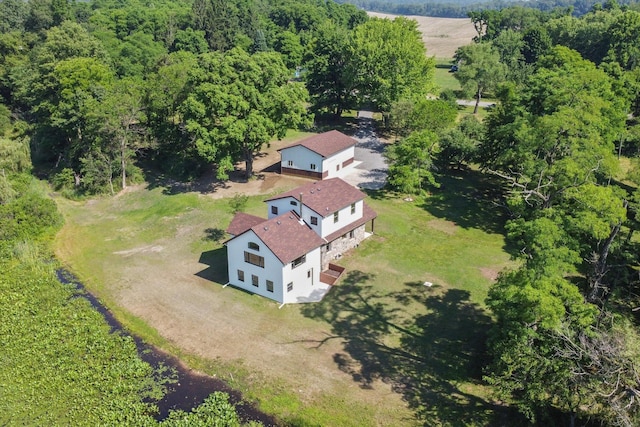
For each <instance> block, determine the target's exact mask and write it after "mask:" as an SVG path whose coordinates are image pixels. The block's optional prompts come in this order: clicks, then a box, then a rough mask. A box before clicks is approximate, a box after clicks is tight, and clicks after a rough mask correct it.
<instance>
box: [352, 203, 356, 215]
mask: <svg viewBox="0 0 640 427" xmlns="http://www.w3.org/2000/svg"><path fill="white" fill-rule="evenodd" d="M354 213H356V204H355V203H351V215H353V214H354Z"/></svg>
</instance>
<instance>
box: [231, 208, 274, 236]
mask: <svg viewBox="0 0 640 427" xmlns="http://www.w3.org/2000/svg"><path fill="white" fill-rule="evenodd" d="M264 221H265V219H264V218H260V217H259V216H255V215H249V214H246V213H244V212H238V213H237V214H236V215H235V216H234V217H233V219H232V220H231V223H230V224H229V227H227V230H226V231H227V233H229V234H231V235H233V236H237V235H239V234H242V233H244V232H245V231H247V230H248V229H250V228H251V227H253V226H254V225H258V224H260V223H261V222H264Z"/></svg>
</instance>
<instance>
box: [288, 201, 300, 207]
mask: <svg viewBox="0 0 640 427" xmlns="http://www.w3.org/2000/svg"><path fill="white" fill-rule="evenodd" d="M289 203H291V206H298V202H296V201H295V200H292V201H290V202H289Z"/></svg>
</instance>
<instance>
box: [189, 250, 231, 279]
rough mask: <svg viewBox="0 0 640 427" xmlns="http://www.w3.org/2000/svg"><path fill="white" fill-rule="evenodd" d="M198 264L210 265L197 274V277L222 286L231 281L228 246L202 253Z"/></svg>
mask: <svg viewBox="0 0 640 427" xmlns="http://www.w3.org/2000/svg"><path fill="white" fill-rule="evenodd" d="M198 262H199V263H200V264H205V265H208V267H207V268H205V269H204V270H201V271H199V272H197V273H196V276H198V277H202V278H203V279H206V280H210V281H212V282H215V283H220V284H225V283H227V282H228V281H229V273H228V271H227V248H226V246H222V247H219V248H217V249H213V250H210V251H205V252H202V253H201V254H200V259H199V260H198Z"/></svg>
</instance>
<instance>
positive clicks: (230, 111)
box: [181, 48, 309, 178]
mask: <svg viewBox="0 0 640 427" xmlns="http://www.w3.org/2000/svg"><path fill="white" fill-rule="evenodd" d="M288 78H289V71H288V70H287V67H286V66H285V65H284V63H283V62H282V59H281V56H280V55H279V54H278V53H275V52H258V53H255V54H254V55H249V54H248V53H247V52H245V51H243V50H241V49H239V48H234V49H232V50H231V51H229V52H228V53H225V54H223V53H211V54H205V55H202V56H201V57H200V66H199V68H198V69H197V70H195V72H194V73H193V74H192V75H191V77H190V83H189V89H188V90H189V96H188V97H187V99H186V100H185V101H184V102H183V104H182V106H181V113H182V114H183V116H184V119H185V121H186V123H185V125H186V130H187V132H188V133H189V134H190V135H191V136H192V138H193V140H194V141H195V146H196V149H197V151H198V153H199V155H200V156H201V157H202V158H204V159H206V160H207V161H209V162H212V163H215V164H216V166H217V169H218V176H219V177H221V178H226V177H227V176H228V175H227V174H228V172H229V171H230V170H232V168H233V164H234V163H235V162H236V161H238V160H243V161H244V162H245V165H246V169H245V171H246V177H247V178H249V177H251V176H252V175H253V157H254V156H255V154H256V153H257V151H259V150H260V148H261V147H262V146H263V145H264V144H267V143H268V142H269V141H270V140H271V138H273V137H278V138H282V137H283V136H284V135H285V133H286V131H287V129H290V128H297V127H299V126H303V125H305V124H307V123H309V121H308V116H307V113H306V109H305V105H304V103H305V101H306V99H307V96H308V95H307V92H306V90H305V89H304V86H302V85H301V84H300V83H295V82H290V81H289V80H288Z"/></svg>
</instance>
